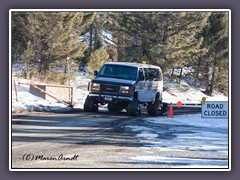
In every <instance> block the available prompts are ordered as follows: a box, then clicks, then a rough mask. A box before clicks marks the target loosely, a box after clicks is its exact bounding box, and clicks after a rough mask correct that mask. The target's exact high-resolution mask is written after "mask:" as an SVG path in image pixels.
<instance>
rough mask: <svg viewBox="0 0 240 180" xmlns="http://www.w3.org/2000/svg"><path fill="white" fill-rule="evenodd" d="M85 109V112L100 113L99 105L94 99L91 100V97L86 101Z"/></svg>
mask: <svg viewBox="0 0 240 180" xmlns="http://www.w3.org/2000/svg"><path fill="white" fill-rule="evenodd" d="M83 109H84V111H85V112H95V111H98V103H96V102H95V101H94V99H92V98H90V97H89V96H88V97H87V99H86V100H85V103H84V106H83Z"/></svg>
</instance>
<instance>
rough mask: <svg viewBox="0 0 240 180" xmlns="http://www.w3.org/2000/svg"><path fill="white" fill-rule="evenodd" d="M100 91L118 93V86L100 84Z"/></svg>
mask: <svg viewBox="0 0 240 180" xmlns="http://www.w3.org/2000/svg"><path fill="white" fill-rule="evenodd" d="M100 91H103V92H113V93H118V91H119V88H118V86H113V85H107V84H101V86H100Z"/></svg>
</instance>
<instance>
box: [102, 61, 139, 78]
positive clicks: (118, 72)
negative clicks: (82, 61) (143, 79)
mask: <svg viewBox="0 0 240 180" xmlns="http://www.w3.org/2000/svg"><path fill="white" fill-rule="evenodd" d="M98 77H108V78H117V79H127V80H136V79H137V67H131V66H122V65H112V64H105V65H103V67H102V68H101V69H100V71H99V72H98Z"/></svg>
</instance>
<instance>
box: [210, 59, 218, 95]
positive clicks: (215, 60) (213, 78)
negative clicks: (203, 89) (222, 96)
mask: <svg viewBox="0 0 240 180" xmlns="http://www.w3.org/2000/svg"><path fill="white" fill-rule="evenodd" d="M216 66H217V58H216V54H215V57H214V63H213V72H212V78H211V84H210V87H209V95H210V96H212V94H213V89H214V85H215V74H216Z"/></svg>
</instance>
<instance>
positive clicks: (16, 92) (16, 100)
mask: <svg viewBox="0 0 240 180" xmlns="http://www.w3.org/2000/svg"><path fill="white" fill-rule="evenodd" d="M14 88H15V93H16V101H17V102H18V96H17V87H16V81H15V79H14Z"/></svg>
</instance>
